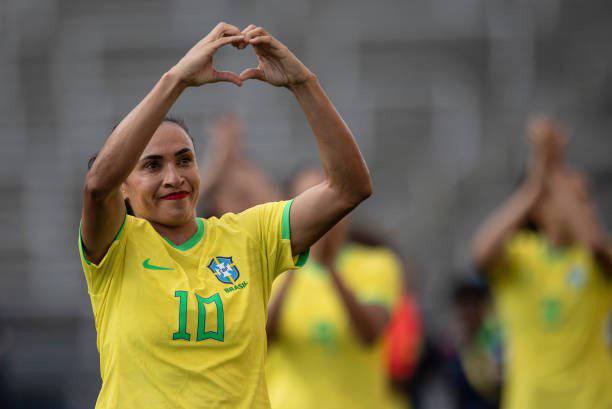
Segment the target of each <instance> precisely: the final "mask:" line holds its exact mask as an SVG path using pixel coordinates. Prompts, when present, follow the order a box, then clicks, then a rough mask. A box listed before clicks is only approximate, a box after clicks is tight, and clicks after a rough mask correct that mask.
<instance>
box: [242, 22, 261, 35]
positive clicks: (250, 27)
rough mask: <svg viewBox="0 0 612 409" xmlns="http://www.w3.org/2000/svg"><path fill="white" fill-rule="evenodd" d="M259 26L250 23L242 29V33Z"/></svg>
mask: <svg viewBox="0 0 612 409" xmlns="http://www.w3.org/2000/svg"><path fill="white" fill-rule="evenodd" d="M255 28H257V26H256V25H255V24H249V25H248V26H246V27H245V28H244V29H243V30H242V34H246V33H247V32H249V31H251V30H253V29H255Z"/></svg>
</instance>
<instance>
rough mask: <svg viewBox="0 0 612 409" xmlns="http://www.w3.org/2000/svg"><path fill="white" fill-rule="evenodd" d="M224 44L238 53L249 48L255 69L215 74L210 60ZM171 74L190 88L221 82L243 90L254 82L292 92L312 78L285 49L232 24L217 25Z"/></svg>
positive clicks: (255, 30)
mask: <svg viewBox="0 0 612 409" xmlns="http://www.w3.org/2000/svg"><path fill="white" fill-rule="evenodd" d="M227 44H232V45H233V46H234V47H236V48H238V49H240V50H241V49H244V48H246V47H247V46H248V45H251V46H252V47H253V49H254V50H255V54H256V55H257V60H258V61H259V64H258V66H257V67H256V68H248V69H246V70H244V71H243V72H242V73H241V74H240V75H237V74H235V73H233V72H231V71H217V70H216V69H215V68H214V66H213V56H214V54H215V52H216V51H217V50H218V49H219V48H221V47H223V46H225V45H227ZM171 71H173V72H174V73H175V74H176V75H177V76H178V78H179V79H180V80H181V82H182V83H183V84H185V85H186V86H193V87H197V86H200V85H203V84H208V83H214V82H222V81H224V82H232V83H234V84H236V85H238V86H242V83H243V81H246V80H250V79H256V80H260V81H265V82H267V83H269V84H272V85H274V86H277V87H281V86H284V87H288V88H292V87H295V86H298V85H300V84H303V83H305V82H306V81H308V79H310V78H312V77H314V75H313V74H312V73H311V72H310V71H309V70H308V68H306V66H305V65H304V64H302V62H301V61H300V60H299V59H298V58H297V57H296V56H295V55H294V54H293V53H292V52H291V51H289V49H288V48H287V47H286V46H285V45H283V44H282V43H281V42H280V41H278V40H277V39H276V38H274V37H272V36H271V35H270V34H269V33H268V32H267V31H266V30H264V29H263V28H261V27H257V26H255V25H253V24H251V25H249V26H248V27H246V28H245V29H244V30H242V31H240V29H238V28H237V27H236V26H233V25H231V24H226V23H219V24H217V26H216V27H215V28H214V29H213V30H212V31H211V32H210V33H209V34H208V35H207V36H206V37H204V38H203V39H202V40H200V41H199V42H198V43H197V44H196V45H195V46H193V47H192V48H191V50H189V51H188V52H187V54H185V56H184V57H183V58H182V59H181V60H180V61H179V62H178V63H177V64H176V65H175V66H174V67H173V68H172V70H171Z"/></svg>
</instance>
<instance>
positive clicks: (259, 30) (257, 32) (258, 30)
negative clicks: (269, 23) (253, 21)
mask: <svg viewBox="0 0 612 409" xmlns="http://www.w3.org/2000/svg"><path fill="white" fill-rule="evenodd" d="M267 35H269V34H268V32H267V31H266V30H265V29H264V28H263V27H255V28H253V29H251V30H249V31H247V32H246V33H245V38H246V41H249V40H250V39H252V38H255V37H259V36H267Z"/></svg>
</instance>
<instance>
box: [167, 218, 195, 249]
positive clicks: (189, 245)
mask: <svg viewBox="0 0 612 409" xmlns="http://www.w3.org/2000/svg"><path fill="white" fill-rule="evenodd" d="M196 223H197V224H198V229H197V230H196V232H195V233H194V235H193V236H191V238H190V239H189V240H187V241H186V242H185V243H183V244H179V245H177V244H174V243H172V242H171V241H170V240H169V239H167V238H166V237H164V240H166V241H167V242H168V244H169V245H171V246H172V247H174V248H175V249H177V250H181V251H187V250H189V249H190V248H192V247H193V246H195V245H196V244H198V243H199V242H200V240H202V237H204V222H203V221H202V219H200V218H199V217H196ZM162 237H163V236H162Z"/></svg>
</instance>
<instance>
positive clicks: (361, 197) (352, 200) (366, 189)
mask: <svg viewBox="0 0 612 409" xmlns="http://www.w3.org/2000/svg"><path fill="white" fill-rule="evenodd" d="M372 193H373V191H372V181H371V179H370V177H369V176H368V177H367V178H366V179H365V180H364V181H362V182H360V183H359V184H357V185H355V186H353V187H352V188H351V189H346V190H345V194H344V197H345V202H346V206H347V208H349V209H351V210H352V209H354V208H355V207H357V206H359V205H360V204H361V203H362V202H364V201H366V200H367V199H368V198H369V197H370V196H372Z"/></svg>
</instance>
